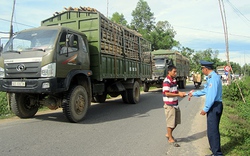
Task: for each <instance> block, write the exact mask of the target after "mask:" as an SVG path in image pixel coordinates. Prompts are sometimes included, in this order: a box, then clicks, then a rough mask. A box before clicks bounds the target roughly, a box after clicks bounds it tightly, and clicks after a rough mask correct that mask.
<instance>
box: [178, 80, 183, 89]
mask: <svg viewBox="0 0 250 156" xmlns="http://www.w3.org/2000/svg"><path fill="white" fill-rule="evenodd" d="M178 82H179V83H178V85H179V88H180V89H184V83H183V80H180V81H178Z"/></svg>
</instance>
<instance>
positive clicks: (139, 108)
mask: <svg viewBox="0 0 250 156" xmlns="http://www.w3.org/2000/svg"><path fill="white" fill-rule="evenodd" d="M192 89H194V86H193V85H192V84H191V85H190V84H189V85H187V86H186V89H180V91H183V92H189V91H190V90H192ZM200 89H202V87H201V88H200ZM194 90H196V89H194ZM179 100H180V101H181V100H183V99H179ZM162 107H163V101H162V90H161V88H157V89H154V90H150V91H149V92H147V93H142V94H141V97H140V102H139V103H138V104H125V103H123V101H122V99H121V98H114V99H108V100H107V101H106V102H105V103H100V104H95V103H92V105H91V107H90V108H89V110H88V113H87V115H86V117H85V119H84V120H83V121H82V122H80V123H82V124H96V123H102V122H108V121H114V120H120V119H124V118H130V117H136V118H141V117H146V116H147V112H148V111H150V110H153V109H158V108H162ZM34 118H35V119H39V120H51V121H58V122H68V120H67V118H66V117H65V116H64V114H63V113H62V111H55V112H50V113H48V114H40V115H36V116H35V117H34Z"/></svg>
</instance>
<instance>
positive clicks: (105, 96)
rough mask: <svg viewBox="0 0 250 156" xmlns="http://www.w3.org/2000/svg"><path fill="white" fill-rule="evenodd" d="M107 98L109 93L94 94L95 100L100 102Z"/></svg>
mask: <svg viewBox="0 0 250 156" xmlns="http://www.w3.org/2000/svg"><path fill="white" fill-rule="evenodd" d="M106 98H107V93H103V94H102V95H96V96H94V100H95V102H99V103H104V102H105V101H106Z"/></svg>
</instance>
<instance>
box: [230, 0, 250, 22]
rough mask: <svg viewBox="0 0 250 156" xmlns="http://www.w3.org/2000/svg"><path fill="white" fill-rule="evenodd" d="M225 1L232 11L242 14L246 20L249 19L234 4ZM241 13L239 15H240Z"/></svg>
mask: <svg viewBox="0 0 250 156" xmlns="http://www.w3.org/2000/svg"><path fill="white" fill-rule="evenodd" d="M227 3H228V4H229V5H230V6H231V7H232V8H233V10H234V12H235V13H236V14H237V15H238V16H239V17H241V16H243V17H244V18H245V19H246V20H247V21H248V22H250V20H249V19H248V18H247V17H246V16H245V15H244V14H242V13H241V11H240V10H239V9H237V8H236V6H234V5H233V4H232V3H231V2H230V1H229V0H227ZM240 15H241V16H240Z"/></svg>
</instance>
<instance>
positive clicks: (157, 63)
mask: <svg viewBox="0 0 250 156" xmlns="http://www.w3.org/2000/svg"><path fill="white" fill-rule="evenodd" d="M169 65H175V66H176V68H177V77H176V80H177V84H178V88H180V89H184V88H185V87H186V79H187V77H188V76H189V70H190V69H189V60H188V58H186V57H185V56H183V55H181V53H179V52H178V51H174V50H165V49H159V50H155V51H153V52H152V77H151V78H150V79H147V80H146V82H145V83H144V92H148V90H149V88H150V87H151V86H154V87H157V88H161V87H162V82H163V80H164V79H165V77H166V76H167V68H168V66H169Z"/></svg>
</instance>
